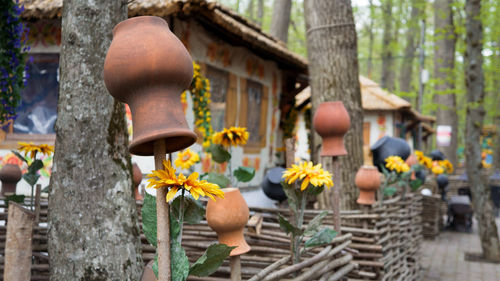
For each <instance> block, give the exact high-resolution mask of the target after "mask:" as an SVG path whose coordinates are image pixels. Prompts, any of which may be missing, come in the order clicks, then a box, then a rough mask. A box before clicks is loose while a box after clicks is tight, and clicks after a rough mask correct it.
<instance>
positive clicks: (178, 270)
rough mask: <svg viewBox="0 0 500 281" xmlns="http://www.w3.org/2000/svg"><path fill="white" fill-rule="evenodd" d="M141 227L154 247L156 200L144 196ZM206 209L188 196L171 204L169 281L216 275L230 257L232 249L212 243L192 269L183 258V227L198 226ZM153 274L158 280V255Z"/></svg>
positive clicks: (184, 253)
mask: <svg viewBox="0 0 500 281" xmlns="http://www.w3.org/2000/svg"><path fill="white" fill-rule="evenodd" d="M141 213H142V228H143V230H144V234H145V235H146V238H147V240H148V242H149V243H151V245H153V246H155V247H156V246H157V242H156V240H157V228H156V223H157V216H156V197H154V196H152V195H149V194H148V193H146V194H145V196H144V203H143V205H142V209H141ZM204 213H205V210H204V208H203V206H202V205H201V204H200V203H198V202H197V201H196V200H194V199H192V198H190V197H184V196H179V197H177V199H175V200H174V202H172V205H171V212H170V255H171V259H170V261H171V271H172V280H179V281H184V280H186V279H187V277H188V276H189V275H194V276H199V277H203V276H208V275H210V274H212V273H213V272H215V271H216V270H217V268H219V266H220V265H221V264H222V262H223V261H224V260H225V259H226V258H227V257H228V256H229V253H231V250H232V249H234V248H235V247H229V246H227V245H224V244H214V245H211V246H209V247H208V248H207V250H206V251H205V253H204V254H203V255H202V256H201V257H200V258H199V259H198V260H197V261H196V262H194V263H193V264H192V265H191V266H190V265H189V260H188V258H187V256H186V252H185V251H184V249H183V248H182V246H181V241H182V224H183V223H184V222H187V223H190V224H196V223H199V222H200V221H201V220H202V219H203V214H204ZM153 272H154V273H155V275H156V276H157V277H158V255H156V257H155V262H154V264H153Z"/></svg>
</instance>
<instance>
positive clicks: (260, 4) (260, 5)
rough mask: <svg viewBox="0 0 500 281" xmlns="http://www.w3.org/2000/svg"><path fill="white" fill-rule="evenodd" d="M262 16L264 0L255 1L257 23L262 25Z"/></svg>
mask: <svg viewBox="0 0 500 281" xmlns="http://www.w3.org/2000/svg"><path fill="white" fill-rule="evenodd" d="M263 17H264V0H259V2H258V3H257V24H258V25H259V26H260V27H262V20H263V19H262V18H263Z"/></svg>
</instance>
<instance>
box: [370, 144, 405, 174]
mask: <svg viewBox="0 0 500 281" xmlns="http://www.w3.org/2000/svg"><path fill="white" fill-rule="evenodd" d="M370 149H371V151H372V155H373V165H374V166H375V167H377V168H378V169H379V171H380V172H382V168H381V166H385V159H386V158H387V157H389V156H399V157H401V158H402V159H403V160H406V159H407V158H408V156H410V152H411V149H410V145H408V143H407V142H406V141H405V140H403V139H400V138H394V137H389V136H384V137H382V138H381V139H379V140H378V141H376V142H375V143H374V144H373V145H372V146H371V147H370Z"/></svg>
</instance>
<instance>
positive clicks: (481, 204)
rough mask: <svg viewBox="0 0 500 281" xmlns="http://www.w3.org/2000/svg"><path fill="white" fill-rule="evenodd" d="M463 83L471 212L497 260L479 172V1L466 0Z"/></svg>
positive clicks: (487, 254) (489, 255) (499, 245)
mask: <svg viewBox="0 0 500 281" xmlns="http://www.w3.org/2000/svg"><path fill="white" fill-rule="evenodd" d="M465 12H466V24H465V27H466V51H465V58H464V63H465V86H466V89H467V116H466V128H465V129H466V133H465V136H466V139H465V157H466V168H467V176H468V178H469V186H470V187H471V193H472V199H473V207H474V215H475V216H476V219H477V222H478V227H479V238H480V240H481V247H482V249H483V255H484V258H486V259H489V260H496V261H500V241H499V239H498V232H497V225H496V223H495V215H494V213H493V206H492V202H491V194H490V188H489V186H488V184H487V181H486V178H485V177H484V176H482V175H481V144H480V137H481V128H482V126H483V120H484V115H485V111H484V96H485V92H484V74H483V55H482V53H481V52H482V46H483V42H482V40H483V27H482V24H481V1H480V0H467V1H466V2H465Z"/></svg>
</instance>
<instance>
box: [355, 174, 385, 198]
mask: <svg viewBox="0 0 500 281" xmlns="http://www.w3.org/2000/svg"><path fill="white" fill-rule="evenodd" d="M354 181H355V184H356V186H357V187H358V188H359V197H358V201H356V202H358V204H361V205H373V204H374V203H375V192H376V191H377V189H379V187H380V173H379V172H378V170H377V168H376V167H375V166H366V165H365V166H362V167H361V168H359V170H358V172H357V173H356V178H355V180H354Z"/></svg>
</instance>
